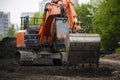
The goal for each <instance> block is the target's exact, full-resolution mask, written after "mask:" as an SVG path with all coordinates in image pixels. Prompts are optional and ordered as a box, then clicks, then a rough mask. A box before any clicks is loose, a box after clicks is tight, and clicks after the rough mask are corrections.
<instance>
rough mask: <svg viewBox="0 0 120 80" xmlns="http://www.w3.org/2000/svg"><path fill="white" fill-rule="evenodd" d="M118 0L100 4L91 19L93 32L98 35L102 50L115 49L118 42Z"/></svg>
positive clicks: (119, 7)
mask: <svg viewBox="0 0 120 80" xmlns="http://www.w3.org/2000/svg"><path fill="white" fill-rule="evenodd" d="M119 4H120V0H106V1H104V2H102V3H101V4H100V5H99V7H98V10H97V11H96V12H95V15H94V18H93V25H94V28H93V31H94V33H99V34H100V36H101V40H102V49H109V48H114V49H115V48H117V47H118V46H119V45H118V42H119V41H120V20H119V19H120V5H119Z"/></svg>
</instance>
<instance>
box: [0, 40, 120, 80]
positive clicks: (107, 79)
mask: <svg viewBox="0 0 120 80" xmlns="http://www.w3.org/2000/svg"><path fill="white" fill-rule="evenodd" d="M10 40H11V39H10ZM10 40H9V41H7V39H4V40H3V41H1V42H0V80H120V62H119V61H120V60H119V58H118V59H117V61H116V59H114V58H113V57H112V58H110V57H105V58H101V60H100V66H99V68H81V67H80V66H77V67H73V66H70V67H67V66H43V65H40V66H20V65H18V64H17V63H16V61H15V59H14V54H15V52H16V47H15V45H13V43H15V42H14V40H13V39H12V40H11V41H10ZM8 54H9V55H8Z"/></svg>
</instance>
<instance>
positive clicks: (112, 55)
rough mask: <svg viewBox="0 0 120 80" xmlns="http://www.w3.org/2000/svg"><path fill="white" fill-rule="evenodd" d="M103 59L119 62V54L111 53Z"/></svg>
mask: <svg viewBox="0 0 120 80" xmlns="http://www.w3.org/2000/svg"><path fill="white" fill-rule="evenodd" d="M104 58H106V59H113V60H120V53H112V54H109V55H105V56H104Z"/></svg>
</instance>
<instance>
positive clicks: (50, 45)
mask: <svg viewBox="0 0 120 80" xmlns="http://www.w3.org/2000/svg"><path fill="white" fill-rule="evenodd" d="M31 19H33V20H32V21H33V22H32V24H31V23H30V21H31ZM39 21H40V20H39V18H33V17H32V18H31V17H29V16H26V17H21V27H22V28H23V29H22V30H20V31H18V32H17V39H16V46H17V48H18V52H17V53H16V60H17V61H18V62H19V63H20V64H21V65H35V64H45V65H46V64H47V65H79V64H82V66H84V65H85V64H89V65H90V66H91V65H92V64H95V65H96V66H98V65H99V52H100V36H99V35H98V34H87V33H85V31H84V30H83V28H82V23H81V22H80V21H78V20H77V14H76V12H75V10H74V4H73V3H72V1H71V0H52V1H51V2H49V3H47V4H46V5H45V10H44V15H43V18H42V22H41V24H39V23H38V22H39Z"/></svg>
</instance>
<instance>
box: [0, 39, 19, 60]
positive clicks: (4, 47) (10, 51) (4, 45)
mask: <svg viewBox="0 0 120 80" xmlns="http://www.w3.org/2000/svg"><path fill="white" fill-rule="evenodd" d="M15 45H16V38H14V37H5V38H3V39H2V41H0V58H13V57H15V53H16V51H17V48H16V46H15Z"/></svg>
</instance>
